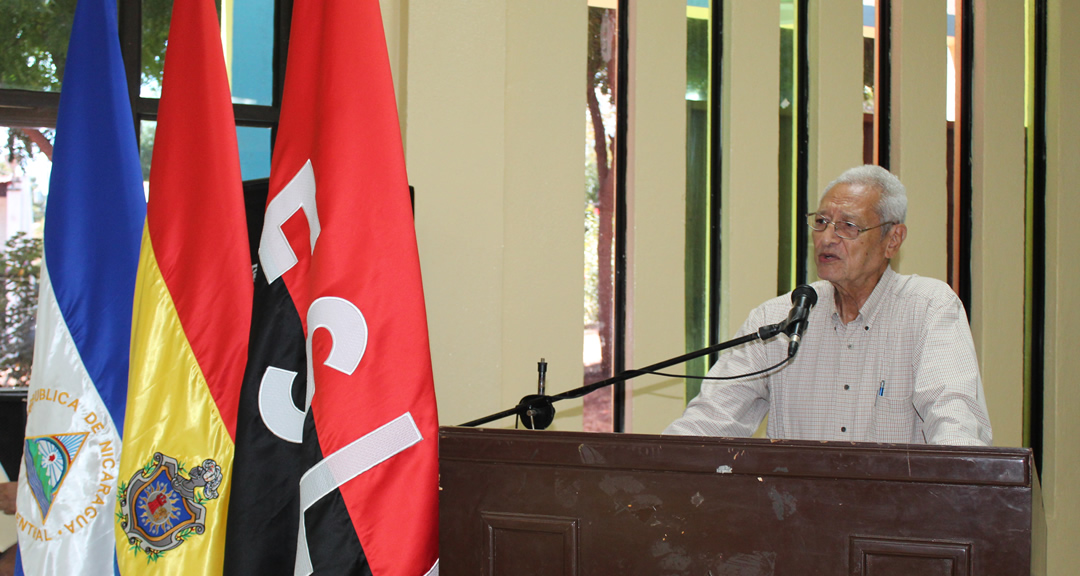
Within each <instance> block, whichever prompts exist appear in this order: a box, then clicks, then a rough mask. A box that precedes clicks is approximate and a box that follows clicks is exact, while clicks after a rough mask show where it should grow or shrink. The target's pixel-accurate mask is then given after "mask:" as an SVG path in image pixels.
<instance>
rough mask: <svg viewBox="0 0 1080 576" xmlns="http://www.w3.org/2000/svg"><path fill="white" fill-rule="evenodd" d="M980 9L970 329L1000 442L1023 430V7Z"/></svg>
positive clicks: (1016, 439)
mask: <svg viewBox="0 0 1080 576" xmlns="http://www.w3.org/2000/svg"><path fill="white" fill-rule="evenodd" d="M976 11H977V14H978V15H979V17H978V18H976V19H975V21H974V24H975V26H976V30H975V53H976V54H977V55H978V56H977V57H976V58H975V70H974V75H973V78H972V84H973V86H972V114H973V122H972V147H971V161H972V169H971V185H972V199H971V204H972V205H971V209H972V220H973V222H972V223H973V230H972V238H971V252H972V265H971V280H972V282H971V283H972V286H971V307H972V311H971V312H972V314H971V332H972V335H973V337H974V339H975V346H976V352H977V354H978V357H979V363H980V367H981V369H982V376H983V388H984V390H985V391H986V405H987V408H988V409H989V411H990V422H991V423H992V424H993V427H994V443H995V444H997V445H998V446H1019V445H1020V444H1021V443H1022V441H1023V433H1024V411H1023V407H1024V390H1023V386H1021V385H1020V384H1021V383H1022V382H1023V380H1024V219H1023V214H1024V198H1025V188H1024V187H1025V181H1024V173H1025V161H1024V155H1025V150H1024V141H1025V136H1024V29H1023V26H1022V25H1020V24H1021V23H1022V22H1023V21H1024V6H1023V4H1021V3H1019V2H997V1H993V0H981V1H980V2H977V3H976ZM991 39H992V40H991Z"/></svg>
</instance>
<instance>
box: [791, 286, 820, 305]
mask: <svg viewBox="0 0 1080 576" xmlns="http://www.w3.org/2000/svg"><path fill="white" fill-rule="evenodd" d="M799 300H804V301H805V302H806V304H807V305H808V306H810V307H813V306H815V305H816V304H817V290H814V289H813V288H812V287H811V286H809V285H807V284H803V285H801V286H799V287H798V288H796V289H795V290H793V291H792V292H791V303H792V304H797V303H798V302H799Z"/></svg>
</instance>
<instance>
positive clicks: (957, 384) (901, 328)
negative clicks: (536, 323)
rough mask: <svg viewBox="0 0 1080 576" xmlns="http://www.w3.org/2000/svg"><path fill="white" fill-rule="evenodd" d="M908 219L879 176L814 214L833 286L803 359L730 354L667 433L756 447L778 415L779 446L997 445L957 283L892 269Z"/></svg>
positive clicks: (773, 353) (757, 347) (860, 170)
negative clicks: (745, 439) (751, 441)
mask: <svg viewBox="0 0 1080 576" xmlns="http://www.w3.org/2000/svg"><path fill="white" fill-rule="evenodd" d="M906 213H907V195H906V192H905V190H904V185H903V184H901V183H900V180H899V179H897V178H896V176H893V175H892V174H891V173H889V172H888V171H887V170H885V169H883V168H881V167H879V166H859V167H856V168H852V169H850V170H848V171H846V172H844V173H843V174H841V175H840V177H839V178H837V179H836V180H834V181H833V182H832V183H830V184H829V185H828V186H827V187H826V188H825V194H824V196H823V197H822V198H821V203H820V204H819V206H818V209H817V211H816V212H812V213H810V214H808V215H807V223H808V224H809V226H810V228H811V229H812V230H813V237H814V258H815V262H816V263H817V272H818V276H819V277H820V278H821V279H822V280H821V281H818V282H815V283H814V284H813V288H814V289H815V291H816V292H817V294H818V304H817V306H815V307H814V308H813V309H812V310H811V311H810V314H809V323H808V327H807V328H806V332H805V334H804V335H803V336H802V338H801V347H800V348H799V349H798V353H797V354H796V355H795V356H794V358H792V359H791V360H790V361H789V362H786V363H785V359H786V358H788V356H789V349H788V344H787V342H786V340H785V339H784V338H774V339H772V340H769V341H766V342H760V341H759V342H751V343H749V344H744V345H742V346H740V347H738V348H735V349H733V350H730V351H728V352H726V353H723V354H722V355H721V357H720V360H719V361H718V362H717V363H716V364H715V365H714V366H713V367H712V369H711V370H710V371H709V376H710V377H713V378H717V379H716V380H705V381H703V382H702V386H701V393H700V394H699V395H698V396H697V397H696V398H694V399H693V400H692V401H691V402H690V403H689V404H688V405H687V407H686V411H685V413H684V414H683V416H682V417H681V418H679V419H678V420H676V421H675V422H673V423H672V424H671V425H670V426H668V428H667V430H665V433H666V434H687V435H698V436H750V435H751V434H753V433H754V431H755V430H757V428H758V426H759V425H760V424H761V421H762V419H763V418H764V417H765V415H766V414H768V416H769V423H768V435H769V437H770V438H787V439H805V440H848V441H857V442H902V443H929V444H951V445H987V446H988V445H990V444H991V431H990V420H989V417H988V416H987V412H986V400H985V398H984V396H983V387H982V379H981V378H980V376H979V366H978V362H977V360H976V358H975V346H974V344H973V343H972V340H971V329H970V328H969V326H968V321H967V315H966V314H965V313H964V307H963V304H962V303H961V302H960V300H959V298H957V297H956V294H954V293H953V291H952V290H951V289H950V288H949V286H948V285H947V284H945V283H943V282H941V281H939V280H934V279H930V278H922V277H919V276H915V275H912V276H904V275H900V274H897V273H896V272H894V271H893V270H892V268H890V267H889V260H890V259H891V258H892V257H893V256H895V255H896V253H897V251H898V250H899V249H900V245H901V244H903V242H904V239H905V238H906V237H907V226H905V225H904V217H905V215H906ZM791 308H792V306H791V299H790V298H789V297H788V296H786V295H785V296H782V297H779V298H774V299H772V300H769V301H768V302H765V303H764V304H762V305H761V306H759V307H758V308H757V309H755V310H754V311H752V312H751V313H750V317H749V318H748V319H747V320H746V323H745V324H743V326H742V328H741V329H740V331H739V335H740V336H741V335H743V334H749V333H750V332H754V331H757V330H758V328H760V327H762V326H766V325H769V324H775V323H779V322H782V321H784V319H785V317H786V316H787V315H788V313H789V310H791ZM772 366H778V367H777V368H776V369H775V370H767V369H768V368H769V367H772ZM762 370H766V372H765V373H763V374H761V375H758V376H751V377H747V378H741V379H731V378H733V377H738V376H739V375H743V374H750V373H753V372H758V371H762ZM725 378H726V379H725Z"/></svg>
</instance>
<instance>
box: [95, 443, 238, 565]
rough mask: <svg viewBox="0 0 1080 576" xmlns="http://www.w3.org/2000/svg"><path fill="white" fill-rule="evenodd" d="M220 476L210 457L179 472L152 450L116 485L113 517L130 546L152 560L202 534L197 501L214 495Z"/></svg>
mask: <svg viewBox="0 0 1080 576" xmlns="http://www.w3.org/2000/svg"><path fill="white" fill-rule="evenodd" d="M185 474H187V475H186V476H185ZM221 479H222V474H221V467H220V466H218V464H217V462H214V461H213V460H211V459H206V460H204V461H203V463H202V465H200V466H196V467H194V468H192V469H191V470H190V471H185V467H184V465H183V464H181V463H179V462H177V461H176V459H175V458H172V457H170V456H166V455H164V454H162V453H160V452H158V453H156V454H154V459H153V460H151V461H150V462H149V463H147V464H146V466H144V467H143V468H142V469H141V470H139V471H138V472H136V473H135V475H134V476H132V477H131V481H130V482H129V483H127V484H124V483H123V482H121V483H120V488H119V490H118V491H117V494H116V499H117V503H118V504H119V507H120V512H119V513H118V515H117V516H118V518H119V521H120V527H121V529H123V530H124V533H125V534H127V536H128V542H129V543H130V544H131V549H132V550H139V551H142V552H143V553H145V554H146V556H147V558H148V559H149V560H157V559H158V558H159V557H160V556H161V555H162V554H164V553H165V552H167V551H169V550H172V549H173V548H176V547H177V546H180V545H181V544H183V543H184V541H185V540H186V539H187V538H189V537H191V536H197V535H199V534H202V533H203V532H205V531H206V516H207V510H206V507H205V506H203V504H205V503H206V502H207V501H209V500H215V499H217V497H218V491H217V489H218V487H219V486H220V485H221ZM196 489H198V490H196Z"/></svg>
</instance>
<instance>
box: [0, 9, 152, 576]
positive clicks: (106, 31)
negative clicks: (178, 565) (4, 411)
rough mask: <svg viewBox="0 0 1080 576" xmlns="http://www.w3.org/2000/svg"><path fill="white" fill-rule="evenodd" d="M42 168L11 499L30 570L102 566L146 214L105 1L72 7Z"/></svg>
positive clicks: (95, 570)
mask: <svg viewBox="0 0 1080 576" xmlns="http://www.w3.org/2000/svg"><path fill="white" fill-rule="evenodd" d="M53 166H54V169H53V171H52V175H51V177H50V189H49V197H48V205H47V208H46V214H45V257H44V261H43V265H42V267H41V288H40V296H39V298H38V317H37V331H36V344H35V349H34V364H33V366H34V369H33V373H32V376H31V379H30V390H29V392H28V404H27V410H28V414H27V425H26V439H25V444H24V446H23V454H24V457H23V465H22V470H21V474H20V478H19V494H18V502H17V506H18V518H17V525H18V530H19V546H20V550H21V562H22V568H24V569H25V572H26V573H27V574H72V575H78V574H87V575H100V574H110V573H112V572H113V566H114V557H115V549H116V548H115V545H114V539H113V527H112V516H113V510H114V508H115V502H116V500H115V496H116V486H117V477H118V474H117V471H118V467H119V462H120V453H121V450H120V447H121V444H120V438H121V434H122V432H123V429H124V407H125V401H126V400H125V399H126V396H127V378H128V348H129V346H128V345H129V337H130V330H131V316H132V312H131V310H132V294H133V292H134V289H135V275H136V267H137V264H138V257H139V237H140V234H141V231H142V227H143V220H144V218H145V214H146V203H145V199H144V196H143V188H142V174H141V170H140V167H139V152H138V146H137V144H136V140H135V129H134V126H133V124H132V114H131V105H130V103H129V101H128V93H127V84H126V82H125V75H124V66H123V62H122V60H121V56H120V42H119V37H118V35H117V20H116V2H115V0H80V1H79V3H78V5H77V7H76V9H75V19H74V23H73V26H72V30H71V39H70V41H69V47H68V53H67V63H66V70H65V73H64V79H63V88H62V91H61V94H60V110H59V115H58V117H57V127H56V139H55V144H54V148H53Z"/></svg>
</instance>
